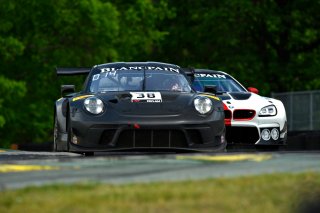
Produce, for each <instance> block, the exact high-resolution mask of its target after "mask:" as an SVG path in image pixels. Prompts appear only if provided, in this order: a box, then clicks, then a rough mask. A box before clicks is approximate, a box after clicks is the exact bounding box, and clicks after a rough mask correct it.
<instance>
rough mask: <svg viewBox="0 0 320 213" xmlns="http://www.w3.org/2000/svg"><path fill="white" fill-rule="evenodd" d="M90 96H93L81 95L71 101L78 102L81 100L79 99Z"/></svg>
mask: <svg viewBox="0 0 320 213" xmlns="http://www.w3.org/2000/svg"><path fill="white" fill-rule="evenodd" d="M91 96H93V95H81V96H78V97H75V98H73V99H72V101H78V100H81V99H84V98H87V97H91Z"/></svg>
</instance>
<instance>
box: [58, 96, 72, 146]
mask: <svg viewBox="0 0 320 213" xmlns="http://www.w3.org/2000/svg"><path fill="white" fill-rule="evenodd" d="M68 103H69V100H68V98H60V99H59V100H57V101H56V103H55V116H56V118H57V123H58V138H57V149H58V150H59V151H68V145H67V142H68V131H67V117H66V115H67V107H68Z"/></svg>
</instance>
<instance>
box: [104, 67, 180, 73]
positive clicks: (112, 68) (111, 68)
mask: <svg viewBox="0 0 320 213" xmlns="http://www.w3.org/2000/svg"><path fill="white" fill-rule="evenodd" d="M100 70H101V73H104V72H111V71H115V70H159V71H163V70H165V71H171V72H176V73H180V72H179V68H172V67H151V66H131V67H120V68H115V67H106V68H101V69H100Z"/></svg>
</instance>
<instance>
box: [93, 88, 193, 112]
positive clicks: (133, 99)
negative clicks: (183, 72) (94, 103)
mask: <svg viewBox="0 0 320 213" xmlns="http://www.w3.org/2000/svg"><path fill="white" fill-rule="evenodd" d="M138 93H139V92H137V93H135V92H131V93H130V92H123V93H116V94H99V95H96V96H97V97H99V98H100V99H102V100H103V102H104V103H105V104H106V107H107V109H108V107H111V108H113V109H114V110H115V111H117V112H119V113H121V114H127V115H177V114H180V113H182V112H183V110H185V109H187V108H188V107H189V106H190V105H191V103H192V99H193V96H194V94H192V93H179V92H177V93H176V92H156V95H155V96H156V97H154V93H153V92H150V93H149V94H151V96H150V97H151V98H150V97H149V98H148V97H147V95H148V94H147V93H143V95H140V94H138ZM142 96H145V98H140V99H139V97H142Z"/></svg>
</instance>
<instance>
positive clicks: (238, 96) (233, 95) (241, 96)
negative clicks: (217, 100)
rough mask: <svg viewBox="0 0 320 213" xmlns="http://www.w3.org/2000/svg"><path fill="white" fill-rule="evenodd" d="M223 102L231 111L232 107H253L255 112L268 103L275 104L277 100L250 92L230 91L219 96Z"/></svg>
mask: <svg viewBox="0 0 320 213" xmlns="http://www.w3.org/2000/svg"><path fill="white" fill-rule="evenodd" d="M221 98H222V100H223V102H224V104H225V105H226V106H227V108H228V109H229V110H231V111H233V110H234V109H253V110H255V111H256V112H257V113H259V111H260V110H261V108H263V107H265V106H269V105H275V104H276V102H277V100H275V99H272V98H267V97H262V96H260V95H257V94H254V93H250V92H245V93H244V92H241V93H239V92H230V93H226V94H224V95H222V96H221Z"/></svg>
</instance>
